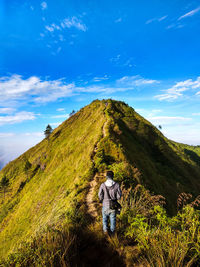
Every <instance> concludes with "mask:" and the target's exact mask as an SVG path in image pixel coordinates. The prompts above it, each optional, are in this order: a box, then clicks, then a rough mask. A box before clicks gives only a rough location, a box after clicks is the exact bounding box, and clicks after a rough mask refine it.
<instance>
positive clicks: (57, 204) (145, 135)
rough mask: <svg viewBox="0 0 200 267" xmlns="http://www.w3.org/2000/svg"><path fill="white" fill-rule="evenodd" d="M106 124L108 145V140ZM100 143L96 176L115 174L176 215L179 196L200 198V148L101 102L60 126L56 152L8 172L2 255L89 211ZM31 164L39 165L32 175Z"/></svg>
mask: <svg viewBox="0 0 200 267" xmlns="http://www.w3.org/2000/svg"><path fill="white" fill-rule="evenodd" d="M106 103H107V104H106ZM105 104H106V110H105ZM104 110H105V115H104ZM105 120H107V122H108V123H107V124H106V137H105V138H103V139H101V137H102V127H103V125H104V122H105ZM100 139H101V141H100V143H99V146H98V151H97V153H96V155H95V156H94V160H95V168H96V169H97V170H99V171H104V170H105V169H106V168H110V169H112V170H113V171H114V173H115V178H116V179H117V180H119V181H123V182H125V184H126V185H128V186H129V185H131V184H132V185H134V184H136V183H137V182H140V183H142V184H144V185H145V186H146V187H147V188H149V189H151V190H152V191H154V192H155V193H156V194H162V195H164V196H165V197H166V198H167V201H168V208H169V210H171V211H172V212H173V211H175V204H176V198H177V195H178V193H179V192H183V191H190V192H193V193H194V194H198V192H199V189H200V175H199V173H200V172H199V170H200V168H199V166H198V162H197V160H194V158H195V159H197V158H196V156H198V155H197V154H196V152H194V151H196V149H197V151H198V153H199V150H198V148H196V147H194V149H193V148H191V147H190V146H187V148H186V147H185V146H183V145H180V144H177V143H175V142H172V141H169V140H168V139H166V138H165V137H164V136H163V135H162V133H161V132H160V131H158V129H156V128H155V127H154V126H152V125H151V124H150V123H149V122H148V121H146V120H145V119H144V118H142V117H141V116H140V115H139V114H137V113H136V112H135V111H134V110H133V109H132V108H130V107H128V106H127V105H126V104H124V103H123V102H116V101H112V100H108V101H95V102H93V103H92V104H91V105H89V106H87V107H85V108H84V109H82V110H81V111H80V112H78V113H77V114H75V115H74V116H72V117H71V118H70V119H68V120H67V121H66V122H64V123H63V124H62V125H61V126H59V127H58V128H57V129H56V130H55V131H54V132H53V134H52V136H51V138H50V141H49V144H48V141H47V140H43V141H42V142H41V143H40V144H38V145H37V146H35V147H34V148H32V149H30V150H29V151H28V152H26V153H25V154H24V155H22V156H21V157H19V158H18V159H17V160H15V161H13V162H11V163H10V164H8V165H7V166H6V167H5V168H4V169H3V170H2V171H1V173H0V179H1V177H2V176H3V175H4V174H6V175H7V177H8V178H10V180H11V186H10V188H11V189H12V191H11V192H8V193H7V195H6V201H5V204H4V205H1V206H0V222H1V221H2V223H1V224H0V229H1V233H0V251H1V252H0V253H1V255H2V254H4V255H6V254H7V253H8V252H9V250H11V249H12V248H13V247H14V246H15V244H17V243H20V241H23V240H27V239H28V238H29V237H30V236H31V235H33V234H34V233H35V232H37V231H38V230H40V229H42V228H43V227H44V226H45V225H49V224H50V225H51V224H54V223H57V222H59V221H61V219H62V218H65V217H66V215H68V214H70V212H73V210H75V209H76V205H77V203H78V205H79V206H80V205H81V203H82V204H83V201H84V197H85V194H86V192H87V190H85V189H86V187H87V185H88V181H89V179H90V178H91V174H92V173H91V168H92V167H93V166H92V162H91V158H90V157H91V154H92V151H93V149H94V145H95V144H96V143H97V141H98V140H100ZM184 149H187V150H189V151H192V150H194V151H193V152H194V153H195V154H192V156H191V153H190V152H188V151H187V152H185V150H184ZM188 153H189V154H190V155H189V154H188ZM195 155H196V156H195ZM27 159H28V160H29V161H30V163H31V164H32V165H31V168H30V169H29V170H28V171H27V172H25V168H24V166H25V162H26V161H27ZM44 164H45V165H46V168H45V169H44V170H41V167H42V166H43V165H44ZM25 181H27V182H26V184H25V186H24V187H23V189H22V190H21V191H20V192H19V193H17V191H18V190H19V187H20V184H21V182H25ZM22 185H23V184H22ZM98 186H99V185H98ZM72 199H73V201H72ZM82 207H83V208H85V205H82ZM7 213H8V214H7ZM6 214H7V215H6Z"/></svg>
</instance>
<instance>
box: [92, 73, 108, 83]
mask: <svg viewBox="0 0 200 267" xmlns="http://www.w3.org/2000/svg"><path fill="white" fill-rule="evenodd" d="M108 79H109V77H108V75H104V76H103V77H94V78H93V81H94V82H101V81H105V80H108Z"/></svg>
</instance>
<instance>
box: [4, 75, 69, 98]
mask: <svg viewBox="0 0 200 267" xmlns="http://www.w3.org/2000/svg"><path fill="white" fill-rule="evenodd" d="M73 88H74V84H71V83H68V84H67V83H66V82H65V81H64V80H63V79H58V80H49V81H47V80H44V81H43V80H41V79H40V78H39V77H36V76H31V77H30V78H28V79H23V78H22V76H20V75H12V76H10V77H2V78H0V103H4V102H5V101H12V100H15V101H19V100H28V99H29V98H31V101H32V102H35V103H46V102H51V101H56V100H57V99H59V98H62V97H67V96H71V95H72V92H73Z"/></svg>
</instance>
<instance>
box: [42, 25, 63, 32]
mask: <svg viewBox="0 0 200 267" xmlns="http://www.w3.org/2000/svg"><path fill="white" fill-rule="evenodd" d="M45 29H46V30H47V31H49V32H53V31H55V30H61V28H60V26H58V25H56V24H55V23H52V24H50V25H46V26H45Z"/></svg>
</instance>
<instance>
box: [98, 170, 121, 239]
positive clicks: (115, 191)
mask: <svg viewBox="0 0 200 267" xmlns="http://www.w3.org/2000/svg"><path fill="white" fill-rule="evenodd" d="M113 177H114V173H113V172H112V171H107V172H106V179H107V180H106V182H105V183H102V184H101V186H100V189H99V194H98V196H99V200H100V201H101V202H103V208H102V215H103V231H104V233H108V220H109V219H110V233H111V235H112V234H114V232H115V227H116V212H117V210H116V209H114V208H113V207H112V203H111V202H112V200H114V202H117V200H119V199H120V198H121V196H122V192H121V189H120V186H119V184H118V183H116V182H115V181H113Z"/></svg>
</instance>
